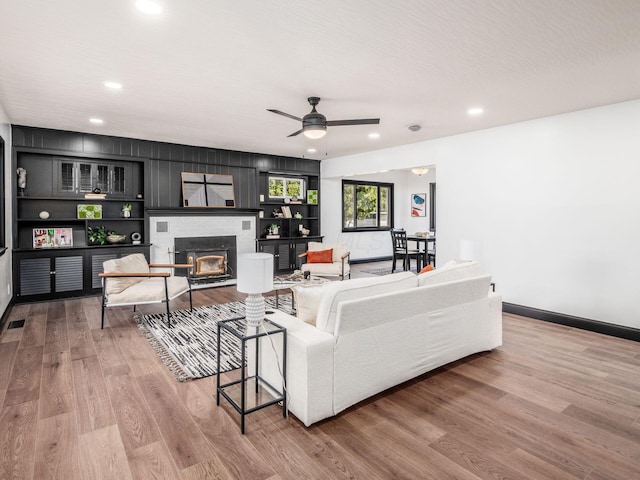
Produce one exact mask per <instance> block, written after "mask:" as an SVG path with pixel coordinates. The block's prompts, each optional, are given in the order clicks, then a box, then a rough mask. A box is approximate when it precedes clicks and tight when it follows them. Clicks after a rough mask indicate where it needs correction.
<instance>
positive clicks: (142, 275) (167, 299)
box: [98, 263, 193, 328]
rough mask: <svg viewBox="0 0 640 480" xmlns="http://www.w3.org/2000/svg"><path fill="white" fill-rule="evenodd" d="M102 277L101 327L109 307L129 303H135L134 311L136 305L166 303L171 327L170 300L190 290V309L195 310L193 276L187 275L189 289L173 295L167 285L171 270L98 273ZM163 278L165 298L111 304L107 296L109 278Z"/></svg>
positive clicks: (161, 265) (154, 265) (158, 265)
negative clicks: (192, 287) (170, 294)
mask: <svg viewBox="0 0 640 480" xmlns="http://www.w3.org/2000/svg"><path fill="white" fill-rule="evenodd" d="M149 268H174V269H175V268H193V264H191V263H187V264H180V263H150V264H149ZM98 275H99V276H100V277H101V278H102V318H101V326H100V328H104V311H105V309H106V308H107V307H116V306H118V307H124V306H127V305H133V311H134V312H135V311H136V305H145V304H152V303H165V304H166V307H167V326H168V327H169V328H171V312H170V310H169V302H170V301H171V300H173V299H174V298H176V297H178V296H180V295H182V294H183V293H185V292H187V291H188V292H189V309H190V310H191V311H193V297H192V290H191V277H190V276H188V275H187V283H188V285H189V287H188V289H187V290H181V291H179V292H177V293H175V294H174V295H173V296H171V297H169V287H168V285H167V279H168V278H169V277H171V273H169V272H157V273H152V272H149V273H124V272H114V273H100V274H98ZM124 277H129V278H162V279H164V298H159V299H157V300H145V301H140V302H127V303H113V304H109V298H108V296H107V293H106V292H107V280H108V279H109V278H124Z"/></svg>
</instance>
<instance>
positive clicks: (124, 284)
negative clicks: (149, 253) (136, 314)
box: [102, 253, 149, 295]
mask: <svg viewBox="0 0 640 480" xmlns="http://www.w3.org/2000/svg"><path fill="white" fill-rule="evenodd" d="M102 268H103V270H104V273H149V264H148V263H147V259H146V258H145V257H144V255H143V254H141V253H134V254H133V255H127V256H126V257H122V258H115V259H113V260H107V261H106V262H104V263H103V264H102ZM142 280H146V277H120V278H107V279H106V285H107V291H106V294H107V295H109V294H113V293H120V292H122V291H123V290H125V289H127V288H129V287H131V286H132V285H135V284H136V283H138V282H141V281H142Z"/></svg>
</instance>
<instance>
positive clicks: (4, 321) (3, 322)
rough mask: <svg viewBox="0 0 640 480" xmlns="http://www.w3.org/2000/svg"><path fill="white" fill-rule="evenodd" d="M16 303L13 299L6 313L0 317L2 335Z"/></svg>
mask: <svg viewBox="0 0 640 480" xmlns="http://www.w3.org/2000/svg"><path fill="white" fill-rule="evenodd" d="M13 304H14V301H13V298H11V299H10V300H9V304H8V305H7V308H5V310H4V313H3V314H2V317H0V333H2V331H3V329H4V324H5V323H6V321H7V318H9V312H10V311H11V307H13Z"/></svg>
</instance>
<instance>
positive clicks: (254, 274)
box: [236, 252, 273, 294]
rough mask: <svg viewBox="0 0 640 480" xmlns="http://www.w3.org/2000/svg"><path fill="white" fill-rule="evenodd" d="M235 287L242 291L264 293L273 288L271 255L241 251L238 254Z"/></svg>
mask: <svg viewBox="0 0 640 480" xmlns="http://www.w3.org/2000/svg"><path fill="white" fill-rule="evenodd" d="M237 276H238V279H237V284H236V288H237V290H238V291H239V292H242V293H250V294H251V293H264V292H269V291H271V290H273V255H271V254H270V253H260V252H255V253H241V254H239V255H238V266H237Z"/></svg>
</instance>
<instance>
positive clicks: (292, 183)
mask: <svg viewBox="0 0 640 480" xmlns="http://www.w3.org/2000/svg"><path fill="white" fill-rule="evenodd" d="M293 197H296V198H297V199H298V200H302V199H303V198H305V190H304V180H303V179H302V178H288V177H269V198H277V199H284V198H293Z"/></svg>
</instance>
